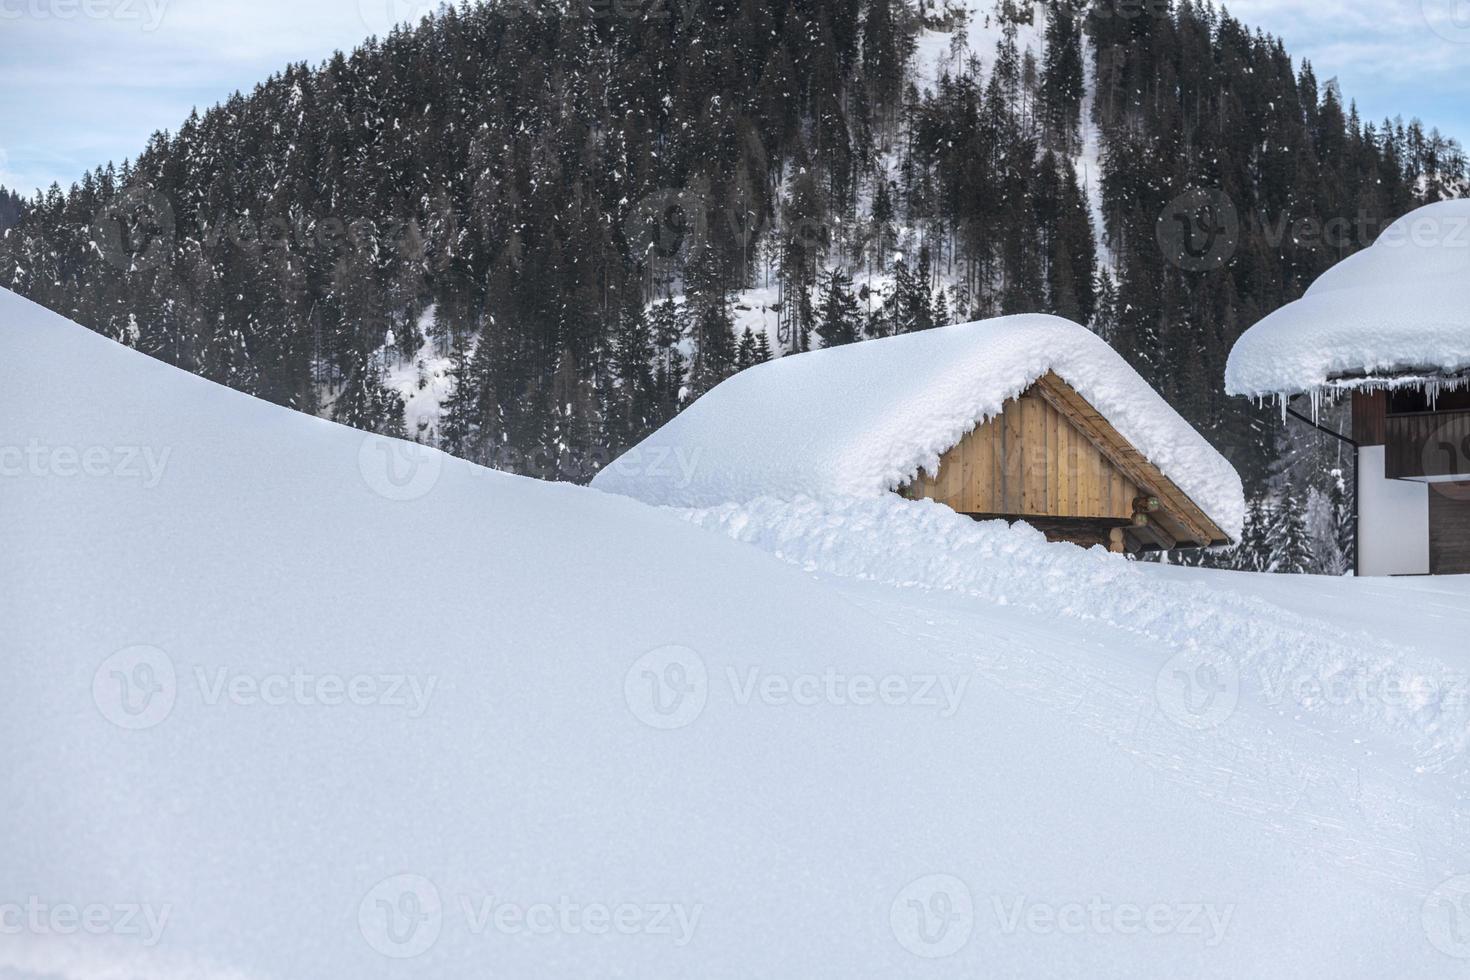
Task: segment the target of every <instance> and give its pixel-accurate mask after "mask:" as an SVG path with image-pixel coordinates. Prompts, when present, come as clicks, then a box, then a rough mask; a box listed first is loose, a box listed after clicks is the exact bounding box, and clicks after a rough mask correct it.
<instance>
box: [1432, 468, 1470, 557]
mask: <svg viewBox="0 0 1470 980" xmlns="http://www.w3.org/2000/svg"><path fill="white" fill-rule="evenodd" d="M1429 572H1430V574H1431V575H1463V574H1466V573H1470V483H1433V484H1430V486H1429Z"/></svg>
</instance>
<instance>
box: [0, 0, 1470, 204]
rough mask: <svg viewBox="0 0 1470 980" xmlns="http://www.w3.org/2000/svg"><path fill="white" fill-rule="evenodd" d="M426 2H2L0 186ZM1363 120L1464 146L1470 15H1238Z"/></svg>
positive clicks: (354, 37) (1350, 10) (125, 141)
mask: <svg viewBox="0 0 1470 980" xmlns="http://www.w3.org/2000/svg"><path fill="white" fill-rule="evenodd" d="M430 6H431V3H430V0H295V2H292V0H248V2H239V0H213V2H211V0H0V183H4V184H6V185H8V186H11V187H14V188H15V189H17V190H20V191H21V192H22V193H30V192H32V191H33V190H34V189H35V188H36V187H40V186H45V185H47V184H49V183H50V182H51V181H53V180H57V181H60V182H62V183H63V184H66V183H69V182H71V181H72V180H75V179H76V178H77V177H79V176H80V174H81V173H82V171H83V170H86V169H89V168H91V167H93V166H95V165H97V164H100V163H105V162H106V161H107V160H109V159H110V160H114V161H118V162H120V161H121V160H122V159H123V158H124V157H129V156H133V155H135V154H136V153H137V152H138V150H139V149H141V148H142V146H143V145H144V143H145V142H146V140H147V138H148V136H149V134H150V133H152V132H153V131H154V130H157V129H173V128H175V127H177V126H178V124H179V123H180V122H181V121H182V120H183V119H184V118H185V116H187V115H188V112H189V109H190V108H191V107H193V106H196V105H197V106H199V107H200V108H204V107H207V106H209V105H213V104H214V103H215V102H217V101H219V100H221V99H222V98H224V97H225V96H227V95H228V94H229V93H230V92H231V91H233V90H235V89H237V88H242V89H248V88H250V87H251V86H252V85H253V84H254V83H255V82H256V81H258V80H260V79H262V78H264V77H265V76H266V75H268V74H270V73H271V72H272V71H275V70H277V69H279V68H280V67H281V66H283V65H284V64H286V63H287V62H289V61H300V60H306V61H309V62H312V63H315V62H317V61H320V60H321V59H323V58H325V57H326V56H327V55H328V54H330V53H331V52H332V50H334V49H335V48H339V47H340V48H350V47H351V46H352V45H353V44H354V43H356V42H358V41H360V40H361V39H362V38H364V37H366V36H367V35H368V34H370V33H383V32H384V31H386V29H387V27H388V26H389V25H390V24H392V23H393V22H395V21H398V20H407V19H414V18H416V17H417V16H419V15H421V14H422V13H423V12H424V11H425V10H427V9H429V7H430ZM1228 7H1229V9H1230V11H1231V12H1232V13H1233V14H1234V15H1235V16H1237V17H1239V18H1240V19H1242V20H1244V21H1245V22H1247V23H1249V24H1252V25H1254V26H1258V27H1261V28H1263V29H1265V30H1267V31H1270V32H1271V33H1274V34H1278V35H1280V36H1282V37H1283V38H1284V39H1285V41H1286V45H1287V50H1288V51H1290V52H1291V54H1292V56H1293V57H1294V58H1296V59H1298V61H1299V60H1300V59H1301V58H1302V57H1308V58H1311V59H1312V62H1313V64H1314V65H1315V66H1316V70H1317V74H1318V77H1319V78H1320V79H1322V80H1324V81H1325V80H1326V79H1328V78H1332V77H1336V78H1337V79H1338V80H1339V81H1340V82H1341V84H1342V87H1343V91H1344V92H1345V93H1346V95H1347V96H1348V97H1349V98H1356V99H1357V101H1358V104H1359V106H1360V108H1361V109H1362V111H1363V113H1364V115H1365V116H1366V117H1368V118H1371V119H1375V120H1376V119H1381V118H1382V117H1384V116H1385V115H1397V114H1402V115H1403V116H1405V117H1406V118H1407V117H1410V116H1414V115H1417V116H1419V117H1420V118H1422V119H1423V120H1424V121H1425V123H1426V124H1430V125H1437V126H1439V127H1440V128H1441V129H1442V130H1443V131H1444V132H1446V133H1447V134H1449V135H1452V136H1454V137H1456V138H1457V139H1460V140H1461V142H1466V141H1467V140H1470V0H1289V2H1284V0H1238V2H1235V3H1231V4H1228Z"/></svg>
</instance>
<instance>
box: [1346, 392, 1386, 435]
mask: <svg viewBox="0 0 1470 980" xmlns="http://www.w3.org/2000/svg"><path fill="white" fill-rule="evenodd" d="M1387 419H1388V392H1386V391H1354V392H1353V442H1356V443H1357V444H1358V445H1360V446H1381V445H1383V444H1384V442H1386V441H1387V429H1386V425H1387Z"/></svg>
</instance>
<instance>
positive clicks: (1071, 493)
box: [900, 372, 1229, 550]
mask: <svg viewBox="0 0 1470 980" xmlns="http://www.w3.org/2000/svg"><path fill="white" fill-rule="evenodd" d="M900 493H902V494H903V495H904V496H906V497H910V498H926V499H930V500H934V501H937V502H939V503H942V504H945V505H946V506H948V507H950V508H952V509H953V510H956V511H959V512H960V513H962V514H970V515H972V516H975V517H1005V518H1021V519H1027V520H1031V521H1032V523H1035V524H1037V526H1038V527H1043V528H1044V529H1045V530H1047V532H1048V535H1049V536H1052V537H1055V538H1058V539H1063V540H1077V541H1078V542H1079V543H1088V542H1091V541H1094V540H1096V538H1095V537H1094V535H1095V534H1096V533H1097V529H1098V528H1104V529H1105V528H1107V527H1116V528H1121V529H1123V530H1124V533H1125V534H1126V540H1127V544H1128V546H1129V548H1130V550H1142V549H1150V548H1173V547H1176V546H1203V545H1210V544H1224V543H1226V542H1227V541H1228V540H1229V539H1228V538H1227V537H1226V535H1225V534H1224V533H1223V532H1222V531H1221V530H1220V529H1219V528H1218V527H1217V526H1216V525H1215V524H1214V522H1212V521H1211V520H1210V519H1209V518H1208V517H1207V516H1206V515H1205V514H1204V513H1203V512H1202V511H1201V510H1200V509H1199V507H1198V506H1196V505H1195V504H1194V502H1193V501H1192V500H1190V499H1189V498H1188V497H1187V496H1185V495H1184V493H1183V492H1182V491H1180V490H1179V488H1178V487H1177V486H1175V485H1174V483H1173V482H1172V481H1171V480H1169V479H1168V478H1167V477H1165V476H1164V474H1163V473H1162V472H1160V471H1159V469H1158V467H1156V466H1154V465H1153V464H1152V463H1150V462H1149V461H1148V460H1147V459H1145V458H1144V456H1143V455H1142V454H1141V453H1140V452H1139V451H1138V450H1137V449H1136V448H1135V447H1134V446H1132V445H1131V444H1130V443H1129V442H1128V441H1127V440H1126V439H1124V438H1123V437H1122V435H1121V434H1120V433H1119V432H1118V431H1117V430H1116V429H1114V428H1113V426H1112V425H1111V424H1110V423H1108V421H1107V420H1106V419H1104V418H1103V417H1102V415H1101V414H1100V413H1098V412H1097V410H1096V409H1094V408H1093V407H1092V406H1091V405H1090V404H1088V402H1087V400H1086V399H1084V398H1082V396H1081V395H1079V394H1077V392H1076V391H1075V390H1074V389H1073V388H1072V387H1071V385H1068V384H1067V383H1066V382H1065V381H1063V380H1062V379H1061V378H1060V377H1058V376H1057V375H1055V374H1053V373H1050V372H1048V373H1047V374H1046V375H1045V376H1043V377H1042V378H1040V379H1038V380H1037V382H1036V383H1035V384H1033V385H1032V386H1031V387H1030V388H1028V389H1027V390H1026V391H1024V392H1022V394H1021V395H1020V397H1018V398H1013V399H1011V400H1010V401H1008V402H1007V403H1006V404H1005V406H1004V407H1003V409H1002V411H1001V413H1000V415H998V416H996V417H994V418H991V419H988V420H986V421H985V422H983V423H981V424H980V425H977V426H976V427H975V428H974V429H973V430H971V431H970V432H969V433H968V434H967V435H966V436H965V437H964V438H963V439H961V440H960V442H959V443H958V444H957V445H955V446H954V447H953V448H951V449H950V450H949V451H948V452H946V453H945V454H944V455H943V456H941V457H940V461H939V472H938V473H937V474H934V475H932V476H931V475H929V474H924V473H921V474H920V475H919V477H918V478H917V479H916V480H914V481H913V482H912V483H910V484H908V485H907V486H905V487H903V488H901V490H900ZM1072 527H1075V528H1077V529H1078V531H1077V533H1075V534H1074V533H1070V532H1069V531H1068V530H1067V529H1068V528H1072ZM1054 532H1055V533H1054Z"/></svg>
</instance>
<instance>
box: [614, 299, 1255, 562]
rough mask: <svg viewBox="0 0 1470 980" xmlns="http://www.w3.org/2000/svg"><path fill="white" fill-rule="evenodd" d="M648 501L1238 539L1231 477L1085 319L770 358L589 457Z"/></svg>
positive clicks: (975, 326) (1123, 542)
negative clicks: (902, 500) (811, 502)
mask: <svg viewBox="0 0 1470 980" xmlns="http://www.w3.org/2000/svg"><path fill="white" fill-rule="evenodd" d="M592 485H593V486H594V487H598V488H600V489H603V490H607V491H609V492H612V493H619V494H625V495H627V496H631V497H636V498H638V499H640V500H643V501H646V502H648V503H652V504H659V505H669V506H679V507H708V506H715V505H720V504H727V503H744V502H747V501H750V500H753V499H756V498H759V497H776V498H784V499H794V498H797V497H810V498H816V499H830V498H834V497H871V496H878V495H883V494H888V493H899V494H902V495H904V496H907V497H910V498H928V499H931V500H935V501H938V502H940V503H943V504H946V505H948V506H950V507H952V508H953V509H954V510H956V511H959V512H960V513H963V514H967V515H970V516H972V517H975V518H977V519H982V518H1001V519H1006V520H1024V521H1027V522H1028V523H1031V524H1033V525H1034V526H1036V527H1038V528H1039V529H1041V530H1043V531H1044V532H1045V533H1046V534H1047V535H1048V537H1050V538H1052V539H1053V540H1066V541H1073V542H1077V543H1079V544H1084V545H1091V544H1104V545H1107V546H1109V547H1110V548H1112V549H1113V550H1118V551H1124V550H1127V551H1143V550H1156V549H1161V548H1175V547H1201V546H1211V545H1220V544H1226V543H1229V542H1231V541H1233V540H1236V539H1238V537H1239V534H1240V528H1241V524H1242V521H1243V519H1244V512H1245V505H1244V501H1243V497H1242V493H1241V483H1240V477H1239V476H1238V475H1237V474H1236V472H1235V470H1234V469H1233V468H1232V467H1231V466H1230V464H1229V463H1228V462H1226V461H1225V459H1224V458H1223V457H1222V456H1221V455H1220V454H1219V453H1218V452H1216V451H1215V449H1214V448H1213V447H1211V446H1210V444H1209V443H1208V442H1206V441H1205V440H1204V438H1203V437H1201V436H1200V435H1199V433H1198V432H1196V431H1195V430H1194V429H1193V428H1192V427H1191V426H1190V425H1189V423H1187V422H1185V421H1184V419H1182V418H1181V417H1180V416H1179V414H1178V413H1177V412H1175V411H1174V409H1172V408H1171V407H1169V405H1168V403H1166V402H1165V401H1164V400H1163V398H1161V397H1160V396H1159V394H1158V393H1157V392H1156V391H1154V390H1153V389H1152V388H1151V387H1150V386H1149V385H1148V383H1147V382H1145V381H1144V380H1143V379H1142V378H1140V377H1139V376H1138V374H1137V373H1135V372H1134V371H1133V369H1132V368H1131V367H1129V366H1128V364H1127V363H1126V362H1125V361H1124V360H1123V359H1122V358H1121V357H1119V356H1118V354H1117V353H1116V352H1114V351H1113V350H1112V348H1110V347H1109V346H1108V345H1107V344H1106V343H1104V342H1103V341H1102V340H1101V339H1100V338H1098V337H1097V336H1096V335H1095V334H1093V333H1092V332H1091V331H1089V330H1087V329H1085V328H1083V327H1080V326H1078V325H1077V324H1075V323H1071V322H1069V321H1067V320H1063V319H1060V318H1058V317H1053V316H1044V315H1030V314H1028V315H1024V316H1010V317H1001V318H999V319H995V320H986V321H981V322H977V323H967V324H963V325H960V326H953V327H942V328H939V329H935V330H927V331H923V332H920V333H913V334H905V335H903V336H898V337H889V338H885V339H881V340H873V341H868V342H866V343H861V344H853V345H849V346H843V347H834V348H830V349H827V350H819V351H812V352H811V353H807V354H797V355H792V356H787V357H782V358H779V359H777V360H774V361H771V362H769V363H766V364H762V365H759V366H757V367H754V368H751V369H750V370H747V371H744V372H741V373H740V374H737V375H735V376H734V377H732V378H729V379H728V380H726V381H725V382H724V383H722V384H720V385H719V386H717V387H716V388H715V389H714V390H712V391H710V392H709V393H708V394H706V395H705V396H704V397H702V398H700V399H699V400H698V401H696V402H695V403H694V404H693V405H691V406H690V407H689V408H687V409H686V410H685V411H684V412H683V413H681V414H680V415H679V416H678V417H676V418H674V419H673V420H672V421H670V422H669V423H668V424H667V425H665V426H663V427H662V428H660V429H659V430H658V431H657V432H654V433H653V434H652V435H650V436H649V437H648V438H647V439H645V440H644V441H643V442H641V443H639V444H638V445H637V446H635V447H634V448H632V449H630V450H629V451H628V452H627V453H625V454H624V455H623V456H622V457H620V458H619V459H617V460H615V461H614V462H613V463H612V464H611V465H609V466H608V467H607V468H606V469H604V470H603V471H602V472H601V473H599V474H598V475H597V477H596V479H594V480H593V481H592Z"/></svg>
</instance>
